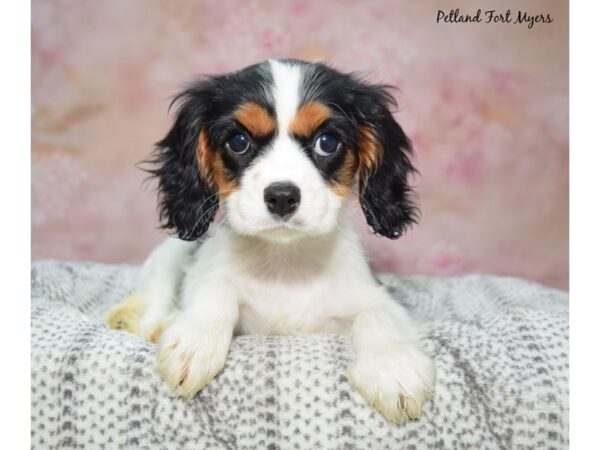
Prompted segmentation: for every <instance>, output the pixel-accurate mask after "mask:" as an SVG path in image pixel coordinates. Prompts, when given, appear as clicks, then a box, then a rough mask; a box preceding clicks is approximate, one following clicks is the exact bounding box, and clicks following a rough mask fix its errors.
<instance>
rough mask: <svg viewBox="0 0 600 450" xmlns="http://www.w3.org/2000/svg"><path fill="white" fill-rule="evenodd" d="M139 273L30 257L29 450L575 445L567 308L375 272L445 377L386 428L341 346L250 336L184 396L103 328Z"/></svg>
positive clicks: (452, 281) (512, 282)
mask: <svg viewBox="0 0 600 450" xmlns="http://www.w3.org/2000/svg"><path fill="white" fill-rule="evenodd" d="M138 270H139V269H138V267H134V266H109V265H101V264H89V263H61V262H37V263H34V265H33V273H32V283H33V286H32V312H31V320H32V323H31V326H32V342H31V345H32V350H31V358H32V374H31V376H32V380H31V381H32V388H31V390H32V410H31V414H32V419H31V420H32V422H31V426H32V445H33V447H34V448H40V449H46V448H48V449H49V448H83V449H96V448H105V449H113V448H124V449H138V448H139V449H145V448H149V449H155V448H156V449H203V448H210V449H221V448H223V449H230V448H231V449H233V448H259V449H277V448H280V449H288V448H290V449H291V448H299V449H318V448H326V449H330V448H331V449H333V448H357V449H367V448H373V449H379V448H381V449H388V448H389V449H402V448H406V449H419V450H421V449H426V448H440V449H463V448H474V449H483V448H493V449H500V448H510V449H512V448H543V449H550V448H566V447H567V446H568V301H567V295H566V293H564V292H561V291H557V290H552V289H548V288H545V287H542V286H540V285H537V284H534V283H530V282H525V281H522V280H517V279H513V278H500V277H492V276H480V275H477V276H467V277H464V278H444V279H442V278H427V277H403V278H396V277H391V276H384V277H382V280H383V281H384V282H385V284H386V285H388V286H389V289H390V291H391V292H392V293H393V294H394V296H395V298H397V299H398V301H399V302H401V303H402V304H404V305H405V306H406V307H407V308H408V310H409V311H410V312H411V313H412V314H413V315H414V316H415V317H416V318H418V319H420V320H421V321H422V323H423V342H424V345H425V347H426V349H427V350H428V351H429V352H430V353H431V354H432V355H433V357H434V359H435V361H436V364H437V369H438V379H437V384H436V389H435V395H434V399H433V401H432V402H429V403H428V404H427V405H426V406H425V410H424V414H423V418H422V419H421V420H419V421H413V422H409V423H407V424H405V425H402V426H397V425H390V424H388V423H387V422H385V421H384V420H383V419H382V418H381V417H380V416H379V415H378V414H377V413H375V412H374V411H372V410H371V409H369V408H368V407H367V406H366V405H365V404H364V402H363V400H362V398H361V396H360V395H359V394H358V393H356V392H355V391H354V390H353V389H352V387H351V386H350V384H349V383H348V381H347V380H346V378H345V377H344V375H343V373H344V369H345V368H346V366H347V365H348V364H349V363H350V361H351V358H352V352H351V347H350V342H349V338H347V337H341V336H330V335H324V336H320V335H313V336H306V337H280V336H274V337H267V336H243V337H238V338H236V339H234V341H233V344H232V347H231V351H230V354H229V359H228V361H227V364H226V366H225V369H224V371H223V372H222V373H221V374H220V375H219V376H217V378H216V379H215V380H214V381H213V382H211V383H210V384H209V386H208V387H207V388H206V389H204V390H203V391H202V392H201V393H200V394H199V395H198V396H197V397H195V398H194V399H193V400H183V399H179V398H173V397H172V396H170V395H169V393H168V392H167V390H166V388H165V386H164V385H163V383H162V381H161V380H160V379H159V377H158V375H157V374H156V373H155V372H154V361H155V348H154V346H153V345H152V344H149V343H147V342H144V341H142V340H141V339H140V338H139V337H137V336H134V335H132V334H127V333H125V332H121V331H114V330H110V329H109V328H107V326H105V325H104V323H103V316H104V313H105V311H106V309H107V308H108V307H109V306H110V305H111V304H113V303H114V302H116V301H118V300H119V299H120V298H121V297H123V296H124V295H126V294H127V293H128V292H129V291H130V290H131V289H132V286H133V283H134V279H135V277H136V274H137V273H138Z"/></svg>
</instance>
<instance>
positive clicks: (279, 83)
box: [269, 60, 302, 136]
mask: <svg viewBox="0 0 600 450" xmlns="http://www.w3.org/2000/svg"><path fill="white" fill-rule="evenodd" d="M269 64H270V65H271V73H272V75H273V97H274V100H275V112H276V115H277V126H278V128H279V135H280V136H281V135H284V134H285V133H286V132H287V129H288V127H289V124H290V122H291V121H292V120H293V119H294V116H295V115H296V111H297V110H298V102H299V101H300V81H301V75H302V74H301V73H300V67H299V66H298V65H291V64H285V63H282V62H280V61H274V60H271V61H269Z"/></svg>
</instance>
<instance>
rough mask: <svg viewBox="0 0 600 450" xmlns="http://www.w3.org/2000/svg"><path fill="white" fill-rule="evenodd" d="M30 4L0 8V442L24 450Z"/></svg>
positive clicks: (26, 445) (27, 420)
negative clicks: (1, 425)
mask: <svg viewBox="0 0 600 450" xmlns="http://www.w3.org/2000/svg"><path fill="white" fill-rule="evenodd" d="M30 24H31V6H30V2H29V1H17V2H7V3H5V4H3V5H2V8H1V9H0V33H1V37H0V55H2V72H0V73H1V82H0V99H1V100H0V101H1V102H2V103H1V105H2V106H1V107H0V124H2V125H1V130H2V149H1V152H2V164H1V169H0V174H1V175H0V180H1V183H2V186H1V187H0V193H1V194H0V195H1V199H0V205H1V209H0V210H1V211H2V220H0V223H1V224H2V234H1V236H3V239H4V240H3V244H2V247H1V248H2V252H1V256H0V285H1V290H0V302H2V309H1V310H2V317H0V320H1V323H2V326H0V345H1V346H2V364H1V365H0V374H1V375H0V376H1V379H0V386H1V387H0V399H1V401H0V404H1V407H2V409H3V413H4V414H3V415H2V422H3V423H4V425H5V426H3V427H2V433H1V434H0V441H1V442H2V444H9V445H2V447H3V448H30V447H31V435H30V422H31V411H30V407H31V401H30V395H31V390H30V384H31V381H30V380H31V352H30V314H29V310H30V304H31V299H30V295H31V294H30V264H31V262H30V261H31V106H30V105H31V32H30V27H31V25H30Z"/></svg>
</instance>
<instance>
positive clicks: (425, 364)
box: [348, 344, 435, 423]
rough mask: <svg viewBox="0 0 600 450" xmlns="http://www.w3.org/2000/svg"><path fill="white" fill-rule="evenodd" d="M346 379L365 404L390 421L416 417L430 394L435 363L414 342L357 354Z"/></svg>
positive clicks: (433, 379)
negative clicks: (382, 350) (370, 352)
mask: <svg viewBox="0 0 600 450" xmlns="http://www.w3.org/2000/svg"><path fill="white" fill-rule="evenodd" d="M348 378H349V379H350V382H351V383H352V385H353V386H354V387H355V389H356V390H358V392H360V394H361V395H362V396H363V398H364V399H365V400H366V402H367V403H368V404H370V405H371V406H372V407H373V408H375V409H376V410H377V411H379V412H380V413H381V415H382V416H383V417H385V418H386V419H387V420H389V421H390V422H394V423H402V422H404V421H405V420H406V419H407V418H411V419H418V418H419V417H420V416H421V412H422V409H423V405H424V403H425V402H426V401H427V399H428V398H430V397H431V395H432V393H433V385H434V382H435V365H434V363H433V361H432V360H431V358H430V357H429V356H427V355H426V354H425V353H424V352H423V351H422V350H421V349H420V348H419V347H418V346H417V345H414V344H402V345H398V346H396V347H394V348H393V349H390V351H386V352H378V351H374V352H373V353H372V354H368V355H365V354H362V355H358V357H357V359H356V361H355V363H354V365H353V366H352V367H351V368H350V369H349V371H348Z"/></svg>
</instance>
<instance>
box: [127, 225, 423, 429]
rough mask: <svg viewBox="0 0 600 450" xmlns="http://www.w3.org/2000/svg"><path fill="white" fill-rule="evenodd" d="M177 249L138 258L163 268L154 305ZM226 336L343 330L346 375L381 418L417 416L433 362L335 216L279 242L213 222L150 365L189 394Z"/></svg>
mask: <svg viewBox="0 0 600 450" xmlns="http://www.w3.org/2000/svg"><path fill="white" fill-rule="evenodd" d="M340 214H341V213H340ZM182 245H183V246H185V245H190V244H183V243H181V242H180V241H178V240H177V239H174V238H170V239H168V240H167V241H166V242H165V243H164V244H162V246H161V247H160V248H159V250H160V252H159V253H157V252H155V253H154V254H153V255H152V256H151V259H150V260H149V261H148V262H147V263H146V267H145V269H144V272H145V273H151V272H152V271H153V270H156V271H157V272H162V273H163V275H162V276H161V277H159V278H160V280H159V278H152V283H153V286H154V289H156V291H155V292H154V293H153V298H154V299H155V300H154V302H155V303H161V307H163V306H164V305H165V304H170V303H171V298H169V300H168V301H166V300H165V299H166V297H165V299H163V300H165V301H164V302H159V301H158V300H157V299H158V295H156V293H157V292H159V291H161V292H165V293H166V292H171V291H170V289H172V283H173V280H174V279H175V277H176V276H178V275H179V273H178V270H179V269H178V268H177V264H174V263H173V261H174V260H175V259H177V258H178V257H183V259H184V260H187V257H186V256H183V255H182V251H181V250H182ZM188 250H189V248H188ZM158 255H160V258H159V257H158ZM149 266H153V269H151V268H150V267H149ZM149 283H150V278H147V277H142V282H141V283H140V286H139V288H138V294H139V295H140V296H142V295H148V293H149V292H150V290H151V289H150V290H149ZM163 283H164V284H163ZM142 292H145V293H146V294H142ZM145 299H146V300H149V299H150V297H148V296H147V297H145ZM152 310H154V309H153V307H152V306H151V307H150V308H149V309H148V310H147V311H152ZM147 316H148V317H147ZM149 317H150V313H147V314H146V315H144V317H143V318H142V322H145V321H146V320H147V319H148V320H149ZM151 317H154V318H155V319H156V320H159V319H158V318H156V316H151ZM155 325H158V323H156V324H155ZM153 328H154V327H153V326H152V325H150V326H149V327H148V329H153ZM234 332H236V333H239V334H250V333H263V334H305V333H339V334H351V335H352V336H353V344H354V348H355V350H356V360H355V362H354V364H353V366H352V367H351V368H350V369H349V371H348V376H349V378H350V380H351V381H352V383H353V384H354V386H355V387H356V388H357V390H358V391H359V392H360V393H361V394H362V395H363V397H364V398H365V400H366V401H367V402H368V403H369V404H371V405H373V406H374V407H375V408H376V409H378V410H379V411H380V412H381V413H382V414H383V415H384V416H385V417H386V418H388V419H389V420H391V421H396V422H401V421H403V420H404V419H405V418H406V417H418V416H419V415H420V413H421V408H422V405H423V403H424V402H425V401H426V400H427V398H428V397H429V396H430V393H431V391H432V389H433V382H434V377H435V368H434V365H433V363H432V361H431V360H430V358H429V357H428V356H426V355H425V354H424V353H423V352H422V350H421V349H420V347H419V344H418V342H417V340H416V337H415V335H414V334H413V331H412V325H411V320H410V318H409V317H408V315H407V314H406V312H405V311H404V309H403V308H402V307H401V306H400V305H399V304H398V303H396V302H395V301H394V300H393V299H392V298H390V297H389V295H388V294H387V292H386V291H385V290H384V288H382V287H381V286H378V285H377V284H376V282H375V280H374V279H373V277H372V275H371V273H370V271H369V267H368V265H367V262H366V259H365V257H364V255H363V252H362V251H361V249H360V245H359V242H358V238H357V237H356V235H355V234H354V232H353V231H352V230H351V228H350V225H349V222H348V220H347V219H346V218H345V217H343V216H341V215H340V218H339V223H338V227H336V228H335V229H334V230H333V231H331V232H330V233H328V234H322V235H319V236H307V237H304V238H298V239H296V240H295V241H293V242H289V243H278V242H272V241H269V240H265V239H262V238H260V237H252V236H245V235H242V234H239V233H237V232H235V231H233V230H232V229H230V228H229V227H228V226H227V225H226V224H221V225H218V226H217V227H216V230H215V234H214V236H212V237H211V238H210V239H208V240H206V242H204V243H203V245H202V246H201V247H200V248H199V250H198V251H197V253H196V254H195V255H194V257H193V260H192V261H191V262H190V263H189V265H188V267H187V275H186V276H185V280H184V286H183V291H182V304H181V312H180V313H179V314H178V315H177V316H176V317H175V319H174V320H173V322H172V323H171V324H170V326H168V327H167V329H166V330H165V332H164V333H163V334H162V336H161V337H160V340H159V343H158V345H159V371H160V373H161V374H162V376H163V377H164V378H165V380H166V381H167V383H168V385H169V386H170V387H171V388H172V389H173V391H174V392H176V393H178V394H180V395H184V396H193V395H194V394H195V393H196V392H198V390H200V389H202V388H203V387H204V386H205V385H206V384H207V383H208V382H209V381H210V380H211V379H212V378H213V377H214V376H215V375H216V374H217V373H218V372H219V371H220V370H221V369H222V367H223V365H224V362H225V359H226V356H227V352H228V348H229V344H230V341H231V338H232V335H233V334H234Z"/></svg>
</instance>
